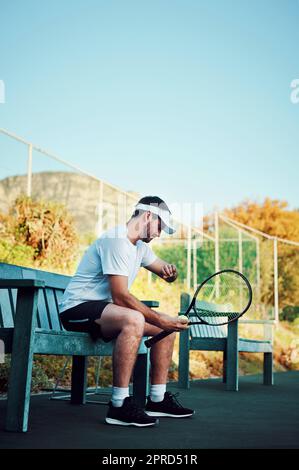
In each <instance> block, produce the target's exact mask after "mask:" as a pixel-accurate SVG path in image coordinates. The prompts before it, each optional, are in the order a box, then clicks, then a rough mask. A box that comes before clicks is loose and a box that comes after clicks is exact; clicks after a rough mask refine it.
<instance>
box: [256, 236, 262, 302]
mask: <svg viewBox="0 0 299 470" xmlns="http://www.w3.org/2000/svg"><path fill="white" fill-rule="evenodd" d="M255 243H256V286H257V295H258V304H257V307H258V308H259V307H260V301H261V266H260V264H261V260H260V241H259V240H258V239H257V240H256V242H255Z"/></svg>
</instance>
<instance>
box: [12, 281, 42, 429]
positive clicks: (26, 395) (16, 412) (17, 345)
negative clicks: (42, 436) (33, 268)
mask: <svg viewBox="0 0 299 470" xmlns="http://www.w3.org/2000/svg"><path fill="white" fill-rule="evenodd" d="M36 307H37V291H35V290H34V289H22V288H20V289H19V290H18V296H17V308H16V318H15V329H14V336H13V347H12V354H11V367H10V374H9V384H8V397H7V412H6V425H5V429H6V430H7V431H17V432H26V431H27V428H28V415H29V404H30V391H31V374H32V365H33V345H34V330H35V325H36Z"/></svg>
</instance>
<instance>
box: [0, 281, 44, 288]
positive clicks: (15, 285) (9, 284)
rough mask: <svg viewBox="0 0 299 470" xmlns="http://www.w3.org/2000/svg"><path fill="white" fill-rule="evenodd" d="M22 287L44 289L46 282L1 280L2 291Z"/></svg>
mask: <svg viewBox="0 0 299 470" xmlns="http://www.w3.org/2000/svg"><path fill="white" fill-rule="evenodd" d="M22 287H35V288H37V289H42V288H43V287H45V281H41V280H39V279H0V289H17V288H22Z"/></svg>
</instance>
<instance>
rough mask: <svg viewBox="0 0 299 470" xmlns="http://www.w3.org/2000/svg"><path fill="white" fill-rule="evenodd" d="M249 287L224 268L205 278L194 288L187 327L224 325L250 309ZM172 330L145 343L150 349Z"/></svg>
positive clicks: (242, 279)
mask: <svg viewBox="0 0 299 470" xmlns="http://www.w3.org/2000/svg"><path fill="white" fill-rule="evenodd" d="M251 302H252V288H251V285H250V283H249V281H248V279H247V278H246V277H245V276H244V275H243V274H242V273H240V272H238V271H235V270H233V269H224V270H222V271H219V272H217V273H215V274H213V275H212V276H210V277H208V278H207V279H205V280H204V281H203V282H202V283H201V284H200V285H199V286H198V287H197V289H196V292H195V294H194V296H193V299H192V301H191V303H190V305H189V307H188V309H187V311H186V313H185V316H187V317H188V319H189V322H188V324H189V325H200V324H204V325H213V326H215V325H216V326H220V325H226V324H228V323H230V322H232V321H235V320H237V319H238V318H240V317H241V316H242V315H244V313H245V312H247V310H248V309H249V307H250V305H251ZM171 333H173V331H161V332H160V333H158V334H157V335H155V336H153V337H152V338H150V339H148V340H146V341H145V343H144V344H145V345H146V346H147V347H148V348H150V347H151V346H153V345H154V344H156V343H157V342H158V341H160V340H161V339H163V338H165V337H166V336H168V335H170V334H171Z"/></svg>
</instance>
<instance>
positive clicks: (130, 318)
mask: <svg viewBox="0 0 299 470" xmlns="http://www.w3.org/2000/svg"><path fill="white" fill-rule="evenodd" d="M97 323H98V324H99V325H100V326H101V330H102V333H103V335H104V337H107V338H114V337H116V342H115V347H114V351H113V389H112V399H111V402H110V403H109V409H108V413H107V416H106V422H107V423H108V424H116V425H120V426H129V425H133V426H138V427H144V426H154V425H155V424H157V423H158V421H157V419H156V418H155V417H150V416H148V415H147V414H146V413H145V412H144V410H143V409H141V408H139V407H138V406H137V405H136V403H135V401H134V399H133V397H130V396H129V382H130V378H131V375H132V372H133V367H134V364H135V361H136V357H137V352H138V348H139V345H140V341H141V339H142V336H143V333H144V316H143V315H142V314H141V313H140V312H137V311H135V310H131V309H128V308H124V307H120V306H118V305H114V304H109V305H107V306H106V307H105V308H104V310H103V312H102V315H101V318H100V319H99V320H97Z"/></svg>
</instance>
